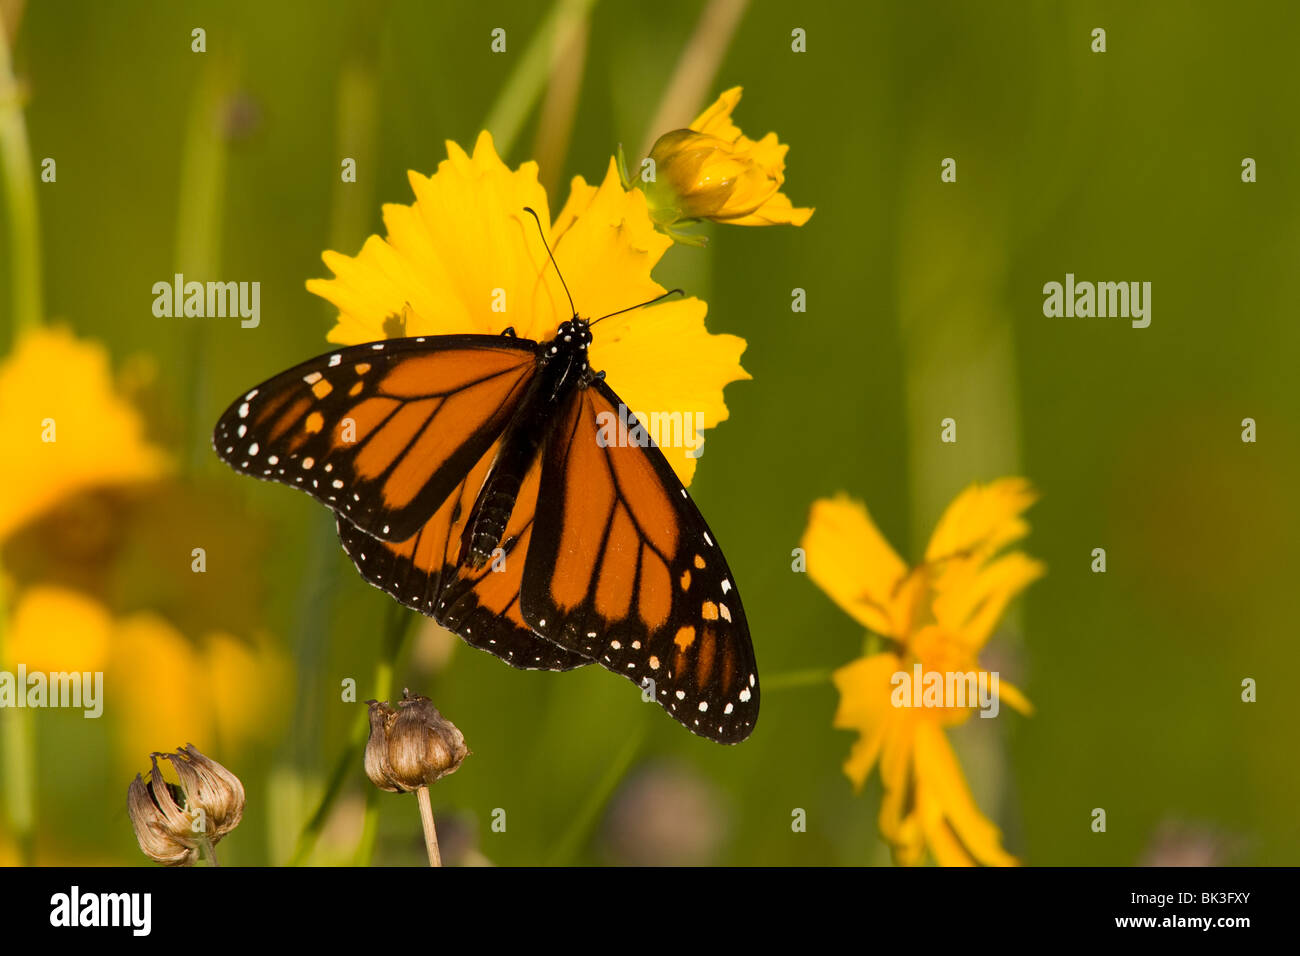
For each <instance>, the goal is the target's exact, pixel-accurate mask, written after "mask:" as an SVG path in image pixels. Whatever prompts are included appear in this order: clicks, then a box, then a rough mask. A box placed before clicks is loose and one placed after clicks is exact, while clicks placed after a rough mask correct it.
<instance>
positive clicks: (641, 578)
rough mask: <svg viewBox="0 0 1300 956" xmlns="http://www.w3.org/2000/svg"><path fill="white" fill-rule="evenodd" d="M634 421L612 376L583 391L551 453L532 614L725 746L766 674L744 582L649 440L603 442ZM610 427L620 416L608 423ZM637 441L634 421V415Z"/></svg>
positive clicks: (557, 636)
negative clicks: (605, 427)
mask: <svg viewBox="0 0 1300 956" xmlns="http://www.w3.org/2000/svg"><path fill="white" fill-rule="evenodd" d="M621 409H622V414H623V416H624V417H630V416H628V413H627V412H626V410H625V408H624V406H623V405H622V403H621V402H620V401H619V399H618V396H616V395H615V394H614V392H613V391H612V390H610V389H609V387H608V386H606V385H605V383H604V382H603V381H599V380H597V381H593V382H592V383H591V384H590V385H589V386H588V387H586V388H583V389H580V390H578V391H577V392H576V393H575V396H574V398H573V400H572V401H571V402H570V403H569V405H568V407H567V408H566V409H565V411H564V413H563V414H562V417H561V419H560V420H559V421H558V422H556V424H555V428H554V430H553V431H552V433H551V435H550V438H549V440H548V442H547V445H546V449H545V451H544V452H543V468H542V478H541V490H540V495H539V499H538V501H539V504H538V509H537V517H536V523H535V525H534V528H533V542H532V545H531V548H530V551H529V562H528V565H527V567H526V568H525V570H524V579H523V592H522V602H523V607H522V611H523V618H524V620H525V621H527V623H528V624H530V625H531V626H532V627H533V628H534V629H535V630H537V631H538V633H540V634H542V635H543V636H544V637H546V638H548V639H549V640H551V641H554V642H555V643H556V644H559V645H560V646H562V647H564V648H567V649H568V650H570V651H573V652H575V653H579V654H582V655H584V656H586V657H590V658H592V659H595V660H597V661H599V662H600V663H601V664H603V665H604V666H605V667H606V668H608V669H609V670H611V671H614V672H615V673H618V674H622V675H623V676H625V677H627V678H628V679H630V680H631V681H632V682H633V683H635V684H637V685H638V686H642V687H646V686H648V685H647V684H646V682H647V681H648V680H649V681H653V682H654V693H655V698H656V700H658V702H659V703H660V704H661V705H662V706H663V707H664V709H666V710H667V711H668V712H669V713H670V714H671V715H672V716H673V717H674V718H676V719H677V720H678V721H679V722H680V723H681V724H683V725H684V726H685V727H687V728H688V729H689V730H691V731H693V732H695V733H697V734H700V735H701V736H705V737H709V738H710V739H713V740H716V741H719V742H723V743H735V742H738V741H740V740H743V739H745V738H746V737H748V736H749V734H750V732H751V731H752V730H753V728H754V724H755V723H756V721H757V719H758V699H759V689H758V676H757V675H758V669H757V666H756V665H755V662H754V652H753V648H752V646H751V644H750V637H749V627H748V624H747V622H746V620H745V612H744V608H743V607H742V606H741V603H740V596H739V594H738V593H737V592H736V587H735V583H734V579H733V578H732V576H731V571H730V569H729V568H728V567H727V562H726V559H725V558H724V557H723V555H722V551H721V549H719V547H718V545H717V543H716V541H715V539H714V538H713V535H712V533H711V532H710V531H709V528H708V525H707V524H706V523H705V521H704V518H703V517H702V516H701V515H700V512H699V510H698V509H697V508H696V507H695V503H694V502H693V501H692V500H691V498H690V496H689V495H688V494H687V493H686V489H685V488H684V487H683V486H682V484H681V482H680V481H679V480H678V478H677V476H676V474H675V473H674V472H673V470H672V467H671V466H670V465H669V464H668V462H667V460H666V459H665V458H664V456H663V454H662V453H661V452H660V451H659V449H658V448H657V447H655V446H654V445H653V444H652V443H648V440H647V444H645V445H638V444H626V445H619V444H617V443H602V441H601V435H602V432H601V428H600V425H599V420H598V418H597V416H598V415H600V416H602V417H603V416H604V415H610V416H615V417H614V418H613V419H612V420H614V421H617V416H619V414H620V410H621ZM604 420H605V421H610V420H611V419H608V418H606V419H604ZM628 430H629V432H634V431H635V430H636V429H635V419H630V422H629V429H628Z"/></svg>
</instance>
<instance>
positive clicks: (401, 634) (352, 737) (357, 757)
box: [289, 601, 411, 866]
mask: <svg viewBox="0 0 1300 956" xmlns="http://www.w3.org/2000/svg"><path fill="white" fill-rule="evenodd" d="M410 621H411V618H410V614H409V612H408V611H407V610H406V608H404V607H402V606H401V605H400V604H398V603H397V602H395V601H394V602H393V605H392V608H391V609H390V611H389V619H388V623H387V626H386V627H385V629H384V643H383V649H382V651H381V653H380V657H379V660H378V661H376V662H375V676H374V682H373V687H374V694H375V697H374V699H375V700H387V699H388V698H389V697H390V696H391V695H392V689H393V672H394V669H395V662H396V660H397V655H398V654H399V653H400V651H401V649H402V645H403V643H404V642H405V638H406V634H407V632H408V631H409V630H410V627H409V624H410ZM369 734H370V721H369V718H368V716H367V713H366V712H365V711H362V712H361V713H359V714H358V715H357V719H356V721H355V722H354V723H353V725H352V731H351V732H350V733H349V734H348V739H347V742H346V743H345V744H344V745H343V750H342V751H341V752H340V753H339V756H338V759H337V760H336V761H335V762H334V769H333V771H332V772H331V773H330V778H329V782H328V783H327V784H326V786H325V791H324V792H323V793H322V794H321V798H320V802H319V803H317V805H316V809H315V810H314V811H313V812H312V815H311V817H310V818H309V819H308V820H307V823H306V825H305V826H304V827H303V829H302V832H301V833H300V834H299V835H298V844H297V846H296V847H295V848H294V851H293V856H292V857H290V859H289V865H290V866H302V865H303V864H304V863H306V861H307V858H308V857H309V856H311V852H312V850H314V849H315V848H316V841H317V840H318V839H319V838H320V834H321V831H322V830H323V829H324V828H325V823H326V822H327V821H328V820H329V815H330V813H331V811H333V809H334V805H335V803H337V802H338V798H339V794H341V793H342V792H343V784H344V783H346V782H347V779H348V775H349V774H350V773H352V772H353V771H354V770H355V769H356V768H357V767H358V766H360V765H361V754H362V751H364V750H365V746H366V740H367V738H368V737H369ZM374 792H375V793H377V792H378V791H374ZM373 806H374V805H373V794H368V795H367V799H366V820H365V827H366V828H370V829H373V826H374V822H375V821H374V816H375V813H376V812H377V811H376V810H374V809H372V807H373ZM368 842H369V844H370V847H369V850H367V851H366V855H365V859H367V860H368V859H369V852H371V851H373V848H374V840H373V833H372V834H371V836H370V838H369V841H368ZM366 844H367V836H366V831H365V829H363V831H362V847H361V848H359V849H358V853H357V856H358V858H359V859H360V858H361V856H362V850H363V849H364V848H365V846H366Z"/></svg>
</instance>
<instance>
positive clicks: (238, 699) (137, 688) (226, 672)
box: [3, 585, 289, 772]
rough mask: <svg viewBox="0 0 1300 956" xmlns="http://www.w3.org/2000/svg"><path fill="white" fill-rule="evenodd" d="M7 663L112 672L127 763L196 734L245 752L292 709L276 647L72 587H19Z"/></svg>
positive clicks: (109, 690) (110, 716) (108, 698)
mask: <svg viewBox="0 0 1300 956" xmlns="http://www.w3.org/2000/svg"><path fill="white" fill-rule="evenodd" d="M5 656H6V658H7V660H6V661H4V662H3V666H5V667H10V668H11V667H14V666H16V665H17V664H20V663H21V664H23V665H24V666H25V667H26V670H27V672H28V673H29V674H30V673H33V672H36V671H42V672H58V671H68V672H71V671H81V672H86V671H89V672H96V671H99V672H103V674H104V684H103V701H102V703H103V714H104V719H106V720H108V721H109V722H110V724H111V725H112V726H113V728H114V733H113V741H114V746H115V747H116V749H117V751H118V755H119V757H120V758H121V760H122V762H123V770H124V772H125V771H126V770H127V769H131V771H132V772H134V768H136V764H137V763H138V761H139V759H140V755H141V754H147V753H150V752H151V751H154V750H163V749H166V748H167V747H168V744H167V741H169V740H170V741H175V740H180V739H185V738H188V739H191V740H194V741H198V742H200V745H201V746H208V747H215V746H216V745H219V746H220V747H221V748H222V749H223V750H225V751H227V752H229V751H237V750H239V749H240V748H242V747H244V746H246V745H247V744H249V743H251V742H252V741H254V740H258V739H269V738H270V737H272V735H273V733H274V731H275V730H276V729H277V728H278V726H279V725H280V723H281V722H282V721H283V719H284V717H285V715H286V709H287V706H288V704H289V699H288V696H287V695H286V694H285V693H284V687H285V685H286V683H287V682H288V678H289V668H288V666H287V663H286V661H285V659H284V657H283V655H282V654H280V653H279V652H278V651H277V650H275V649H273V648H271V647H269V646H264V645H262V644H254V643H251V642H248V641H241V640H239V639H238V638H235V637H232V636H231V635H229V634H224V633H220V632H214V633H211V634H205V635H204V636H203V637H202V638H200V639H199V640H198V641H191V640H188V639H186V638H185V637H184V636H183V635H182V634H181V633H180V632H179V631H178V630H176V628H175V627H173V626H172V625H171V624H170V623H168V622H167V621H166V620H165V619H163V618H162V617H160V616H158V615H157V614H153V613H149V612H141V613H136V614H132V615H130V616H128V617H126V618H122V619H118V620H114V619H113V618H112V616H111V615H110V614H109V612H108V610H107V609H106V608H105V607H104V606H103V605H101V604H100V603H99V602H98V601H95V600H94V599H92V598H89V597H87V596H85V595H84V594H82V593H80V592H78V591H74V590H71V589H69V588H64V587H57V586H53V585H38V586H34V587H31V588H27V589H25V590H24V591H22V592H20V593H19V595H18V598H17V601H16V603H15V606H14V609H13V616H12V619H11V621H10V623H9V634H8V640H7V642H6V655H5Z"/></svg>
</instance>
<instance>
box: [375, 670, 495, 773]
mask: <svg viewBox="0 0 1300 956" xmlns="http://www.w3.org/2000/svg"><path fill="white" fill-rule="evenodd" d="M367 703H368V704H369V705H370V739H369V741H367V743H366V776H368V777H369V778H370V782H371V783H373V784H374V785H375V786H376V787H379V788H380V789H382V790H391V791H411V790H418V789H419V788H420V787H427V786H429V785H430V784H431V783H433V782H434V781H436V780H439V779H440V778H442V777H445V776H447V774H449V773H455V772H456V770H457V769H458V768H459V767H460V765H461V762H462V761H463V760H464V759H465V758H466V757H467V756H468V755H469V750H468V749H467V748H466V747H465V737H464V735H463V734H462V733H461V732H460V731H459V730H458V729H457V728H456V725H455V724H453V723H452V722H451V721H449V720H447V719H446V718H445V717H443V716H442V714H440V713H438V708H436V707H434V706H433V701H431V700H429V698H427V697H420V696H414V697H413V696H411V692H410V691H403V692H402V699H401V700H399V701H398V702H397V706H396V707H392V706H390V705H389V704H386V703H383V702H382V701H374V700H371V701H367Z"/></svg>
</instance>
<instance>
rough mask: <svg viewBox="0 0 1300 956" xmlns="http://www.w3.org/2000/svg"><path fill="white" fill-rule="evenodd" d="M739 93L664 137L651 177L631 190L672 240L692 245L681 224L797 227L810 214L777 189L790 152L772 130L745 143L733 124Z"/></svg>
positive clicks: (656, 151)
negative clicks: (702, 222) (707, 222)
mask: <svg viewBox="0 0 1300 956" xmlns="http://www.w3.org/2000/svg"><path fill="white" fill-rule="evenodd" d="M740 92H741V91H740V87H734V88H732V89H730V90H728V91H727V92H725V93H723V94H722V95H721V96H720V97H718V100H717V102H715V103H714V104H713V105H712V106H710V107H709V108H708V109H706V110H705V111H704V112H703V113H701V114H700V115H699V116H697V117H696V118H695V120H694V122H692V123H691V125H690V128H688V129H675V130H673V131H672V132H669V133H665V134H664V135H663V136H660V137H659V139H658V141H656V142H655V144H654V146H653V147H652V148H651V150H650V159H651V160H653V161H654V163H653V165H654V178H653V179H650V178H649V177H645V179H643V180H642V181H641V182H638V183H637V185H638V186H640V188H641V189H642V190H643V191H644V193H645V198H646V207H647V209H648V210H649V212H650V218H651V219H653V220H654V223H655V225H656V226H658V227H659V229H660V230H661V231H663V232H665V233H667V234H668V235H670V236H672V237H673V238H674V239H676V240H677V241H692V240H691V237H690V236H689V234H686V233H682V232H680V231H679V229H678V228H675V225H674V224H676V223H680V222H690V221H692V220H699V219H712V220H713V221H714V222H723V223H729V224H732V225H738V226H772V225H777V224H781V223H788V224H791V225H795V226H802V225H803V224H804V223H805V222H807V221H808V218H809V217H810V216H811V215H812V214H813V211H812V210H811V209H796V208H795V207H794V205H793V204H792V203H791V202H790V200H789V198H788V197H787V196H786V195H785V194H784V193H782V192H781V187H782V186H783V185H784V183H785V154H786V151H787V150H788V149H789V147H787V146H784V145H782V144H781V142H780V141H779V140H778V139H777V137H776V134H775V133H768V134H767V135H766V136H764V137H763V138H762V139H759V140H753V139H750V138H749V137H747V136H745V134H744V133H742V132H741V131H740V127H738V126H736V124H735V123H734V122H732V119H731V114H732V111H733V110H734V109H735V108H736V104H737V103H739V102H740ZM694 244H699V242H695V243H694Z"/></svg>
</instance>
